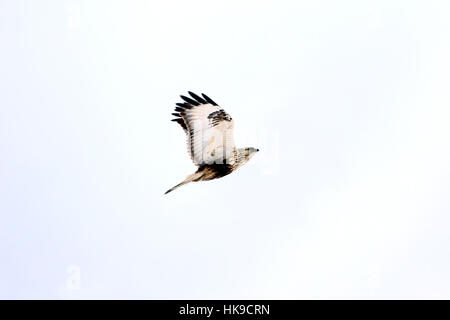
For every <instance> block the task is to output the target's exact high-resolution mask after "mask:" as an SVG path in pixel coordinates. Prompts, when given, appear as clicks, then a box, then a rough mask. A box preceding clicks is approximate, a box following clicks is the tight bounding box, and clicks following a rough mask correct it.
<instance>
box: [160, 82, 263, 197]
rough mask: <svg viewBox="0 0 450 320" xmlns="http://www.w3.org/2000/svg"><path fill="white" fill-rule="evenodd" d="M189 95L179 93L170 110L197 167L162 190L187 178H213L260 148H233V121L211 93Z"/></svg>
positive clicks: (228, 170) (179, 185)
mask: <svg viewBox="0 0 450 320" xmlns="http://www.w3.org/2000/svg"><path fill="white" fill-rule="evenodd" d="M188 93H189V95H190V96H191V97H190V98H189V97H185V96H180V97H181V99H183V101H184V102H183V103H177V104H176V105H177V107H176V108H175V111H176V113H172V115H173V116H175V119H173V120H172V121H175V122H177V123H178V124H179V125H180V126H181V127H182V128H183V130H184V132H185V133H186V136H187V147H188V153H189V156H190V157H191V159H192V161H193V162H194V164H195V165H196V166H197V167H198V169H197V171H196V172H194V173H193V174H191V175H189V176H187V177H186V179H185V180H184V181H182V182H181V183H179V184H177V185H176V186H174V187H173V188H170V189H169V190H167V191H166V193H165V194H167V193H169V192H171V191H173V190H175V189H176V188H179V187H181V186H182V185H185V184H187V183H189V182H197V181H206V180H213V179H217V178H221V177H224V176H226V175H228V174H230V173H232V172H233V171H235V170H236V169H238V168H240V167H241V166H243V165H244V164H245V163H246V162H247V161H248V160H250V158H251V157H252V156H253V155H255V153H256V152H258V151H259V149H256V148H236V146H235V145H234V138H233V128H234V121H233V119H232V118H231V117H230V115H229V114H228V113H226V112H225V110H223V109H222V108H221V107H219V105H217V103H215V102H214V101H213V100H212V99H211V98H210V97H208V96H207V95H206V94H203V93H202V96H201V97H200V96H198V95H196V94H195V93H192V92H190V91H188Z"/></svg>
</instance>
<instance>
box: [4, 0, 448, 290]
mask: <svg viewBox="0 0 450 320" xmlns="http://www.w3.org/2000/svg"><path fill="white" fill-rule="evenodd" d="M449 16H450V3H449V2H448V1H426V2H425V1H421V2H419V1H376V2H374V1H339V2H336V1H292V2H290V1H279V0H278V1H245V2H244V1H220V2H219V1H0V40H1V43H2V49H1V50H0V218H1V221H0V254H1V263H0V298H41V299H42V298H44V299H45V298H62V299H78V298H88V299H90V298H170V299H172V298H178V299H183V298H191V299H197V298H208V299H220V298H223V299H226V298H235V299H239V298H273V299H278V298H287V299H300V298H363V299H364V298H447V299H449V298H450V274H449V271H448V270H450V233H449V231H448V230H449V226H450V216H449V214H450V200H449V199H450V197H449V192H450V169H449V163H450V149H449V141H450V126H449V122H450V90H449V88H450V59H449V57H450V19H449ZM188 90H192V91H194V92H197V93H200V92H204V93H206V94H208V95H209V96H210V97H211V98H212V99H213V100H215V101H216V102H218V103H219V104H220V105H221V106H222V107H224V108H225V110H226V111H227V112H228V113H229V114H230V115H231V116H232V117H233V119H234V120H235V125H236V129H235V140H236V143H237V144H238V146H242V147H244V146H252V147H257V148H259V149H260V150H261V151H260V152H259V153H258V154H257V155H256V156H255V157H253V158H252V159H251V161H250V162H249V163H248V164H247V165H246V166H244V167H243V168H241V169H239V171H238V172H236V173H233V174H232V175H230V176H227V177H225V178H223V179H220V180H216V181H211V182H202V183H195V184H190V185H188V186H184V187H182V188H180V189H178V190H176V191H174V192H173V193H171V194H169V195H166V196H164V195H163V193H164V192H165V191H166V190H167V189H168V188H170V187H172V186H173V185H175V184H176V183H178V182H180V181H181V180H182V179H184V177H185V176H186V175H188V174H189V173H192V172H193V171H194V170H195V167H194V165H193V164H192V163H191V162H190V159H189V157H188V155H187V152H186V146H185V137H184V133H183V132H182V130H181V128H180V127H179V126H178V125H176V124H174V123H173V122H170V121H169V120H170V119H171V116H170V113H171V112H173V111H172V110H173V108H174V104H175V102H179V98H178V95H180V94H186V92H187V91H188Z"/></svg>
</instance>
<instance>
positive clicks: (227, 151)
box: [172, 91, 235, 166]
mask: <svg viewBox="0 0 450 320" xmlns="http://www.w3.org/2000/svg"><path fill="white" fill-rule="evenodd" d="M189 95H190V96H191V98H188V97H185V96H181V98H182V99H183V100H184V102H183V103H177V107H176V108H175V111H176V113H172V115H174V116H175V117H176V118H175V119H173V120H172V121H176V122H177V123H179V124H180V125H181V127H182V128H183V129H184V131H185V132H186V135H187V145H188V153H189V155H190V156H191V159H192V161H193V162H194V163H195V164H196V165H197V166H201V165H204V164H213V163H218V164H220V163H228V162H229V161H230V159H233V153H234V150H235V145H234V138H233V127H234V122H233V119H232V118H231V117H230V115H229V114H227V113H226V112H225V111H224V110H223V109H222V108H221V107H219V106H218V105H217V103H215V102H214V101H213V100H211V98H209V97H208V96H207V95H205V94H203V93H202V97H200V96H198V95H196V94H195V93H192V92H190V91H189Z"/></svg>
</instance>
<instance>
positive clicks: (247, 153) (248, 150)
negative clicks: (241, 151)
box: [245, 147, 259, 159]
mask: <svg viewBox="0 0 450 320" xmlns="http://www.w3.org/2000/svg"><path fill="white" fill-rule="evenodd" d="M258 151H259V149H256V148H252V147H248V148H245V157H246V158H248V159H250V158H251V157H253V156H254V155H255V154H256V153H257V152H258Z"/></svg>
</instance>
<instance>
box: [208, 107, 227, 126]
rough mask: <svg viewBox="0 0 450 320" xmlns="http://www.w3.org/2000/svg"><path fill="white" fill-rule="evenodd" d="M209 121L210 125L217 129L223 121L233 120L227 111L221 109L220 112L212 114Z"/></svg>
mask: <svg viewBox="0 0 450 320" xmlns="http://www.w3.org/2000/svg"><path fill="white" fill-rule="evenodd" d="M208 119H209V122H210V124H211V125H212V126H213V127H215V126H217V125H218V124H219V123H220V122H221V121H231V120H233V119H232V118H231V117H230V115H229V114H228V113H226V112H225V110H223V109H220V110H219V111H214V112H211V113H210V114H209V115H208Z"/></svg>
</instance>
